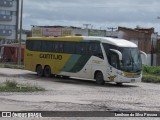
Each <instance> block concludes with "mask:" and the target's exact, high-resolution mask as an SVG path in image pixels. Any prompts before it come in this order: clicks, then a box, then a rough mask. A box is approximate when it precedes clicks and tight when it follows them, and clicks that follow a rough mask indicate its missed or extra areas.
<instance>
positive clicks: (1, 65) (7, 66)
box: [0, 63, 24, 69]
mask: <svg viewBox="0 0 160 120" xmlns="http://www.w3.org/2000/svg"><path fill="white" fill-rule="evenodd" d="M0 67H1V68H14V69H24V65H16V64H2V63H1V64H0Z"/></svg>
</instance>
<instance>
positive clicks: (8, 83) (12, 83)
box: [5, 80, 17, 88]
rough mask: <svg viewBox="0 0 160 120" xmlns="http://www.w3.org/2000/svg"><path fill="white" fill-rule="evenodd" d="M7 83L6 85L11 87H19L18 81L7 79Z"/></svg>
mask: <svg viewBox="0 0 160 120" xmlns="http://www.w3.org/2000/svg"><path fill="white" fill-rule="evenodd" d="M5 85H6V87H9V88H16V87H17V82H16V81H9V80H6V82H5Z"/></svg>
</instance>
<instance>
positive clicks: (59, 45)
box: [53, 42, 63, 53]
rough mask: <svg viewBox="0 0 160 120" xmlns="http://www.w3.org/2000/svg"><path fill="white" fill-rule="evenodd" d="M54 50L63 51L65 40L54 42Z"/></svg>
mask: <svg viewBox="0 0 160 120" xmlns="http://www.w3.org/2000/svg"><path fill="white" fill-rule="evenodd" d="M53 51H54V52H59V53H63V42H54V43H53Z"/></svg>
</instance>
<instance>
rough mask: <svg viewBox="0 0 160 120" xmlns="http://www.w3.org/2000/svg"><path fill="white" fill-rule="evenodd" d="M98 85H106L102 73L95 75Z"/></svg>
mask: <svg viewBox="0 0 160 120" xmlns="http://www.w3.org/2000/svg"><path fill="white" fill-rule="evenodd" d="M95 79H96V83H97V84H99V85H104V83H105V82H104V78H103V74H102V72H97V73H96V75H95Z"/></svg>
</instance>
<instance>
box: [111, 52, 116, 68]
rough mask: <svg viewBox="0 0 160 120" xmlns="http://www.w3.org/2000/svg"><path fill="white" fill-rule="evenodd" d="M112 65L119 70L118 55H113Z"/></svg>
mask: <svg viewBox="0 0 160 120" xmlns="http://www.w3.org/2000/svg"><path fill="white" fill-rule="evenodd" d="M110 62H111V63H110V64H111V65H112V66H113V67H115V68H117V55H114V54H113V55H111V59H110Z"/></svg>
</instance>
